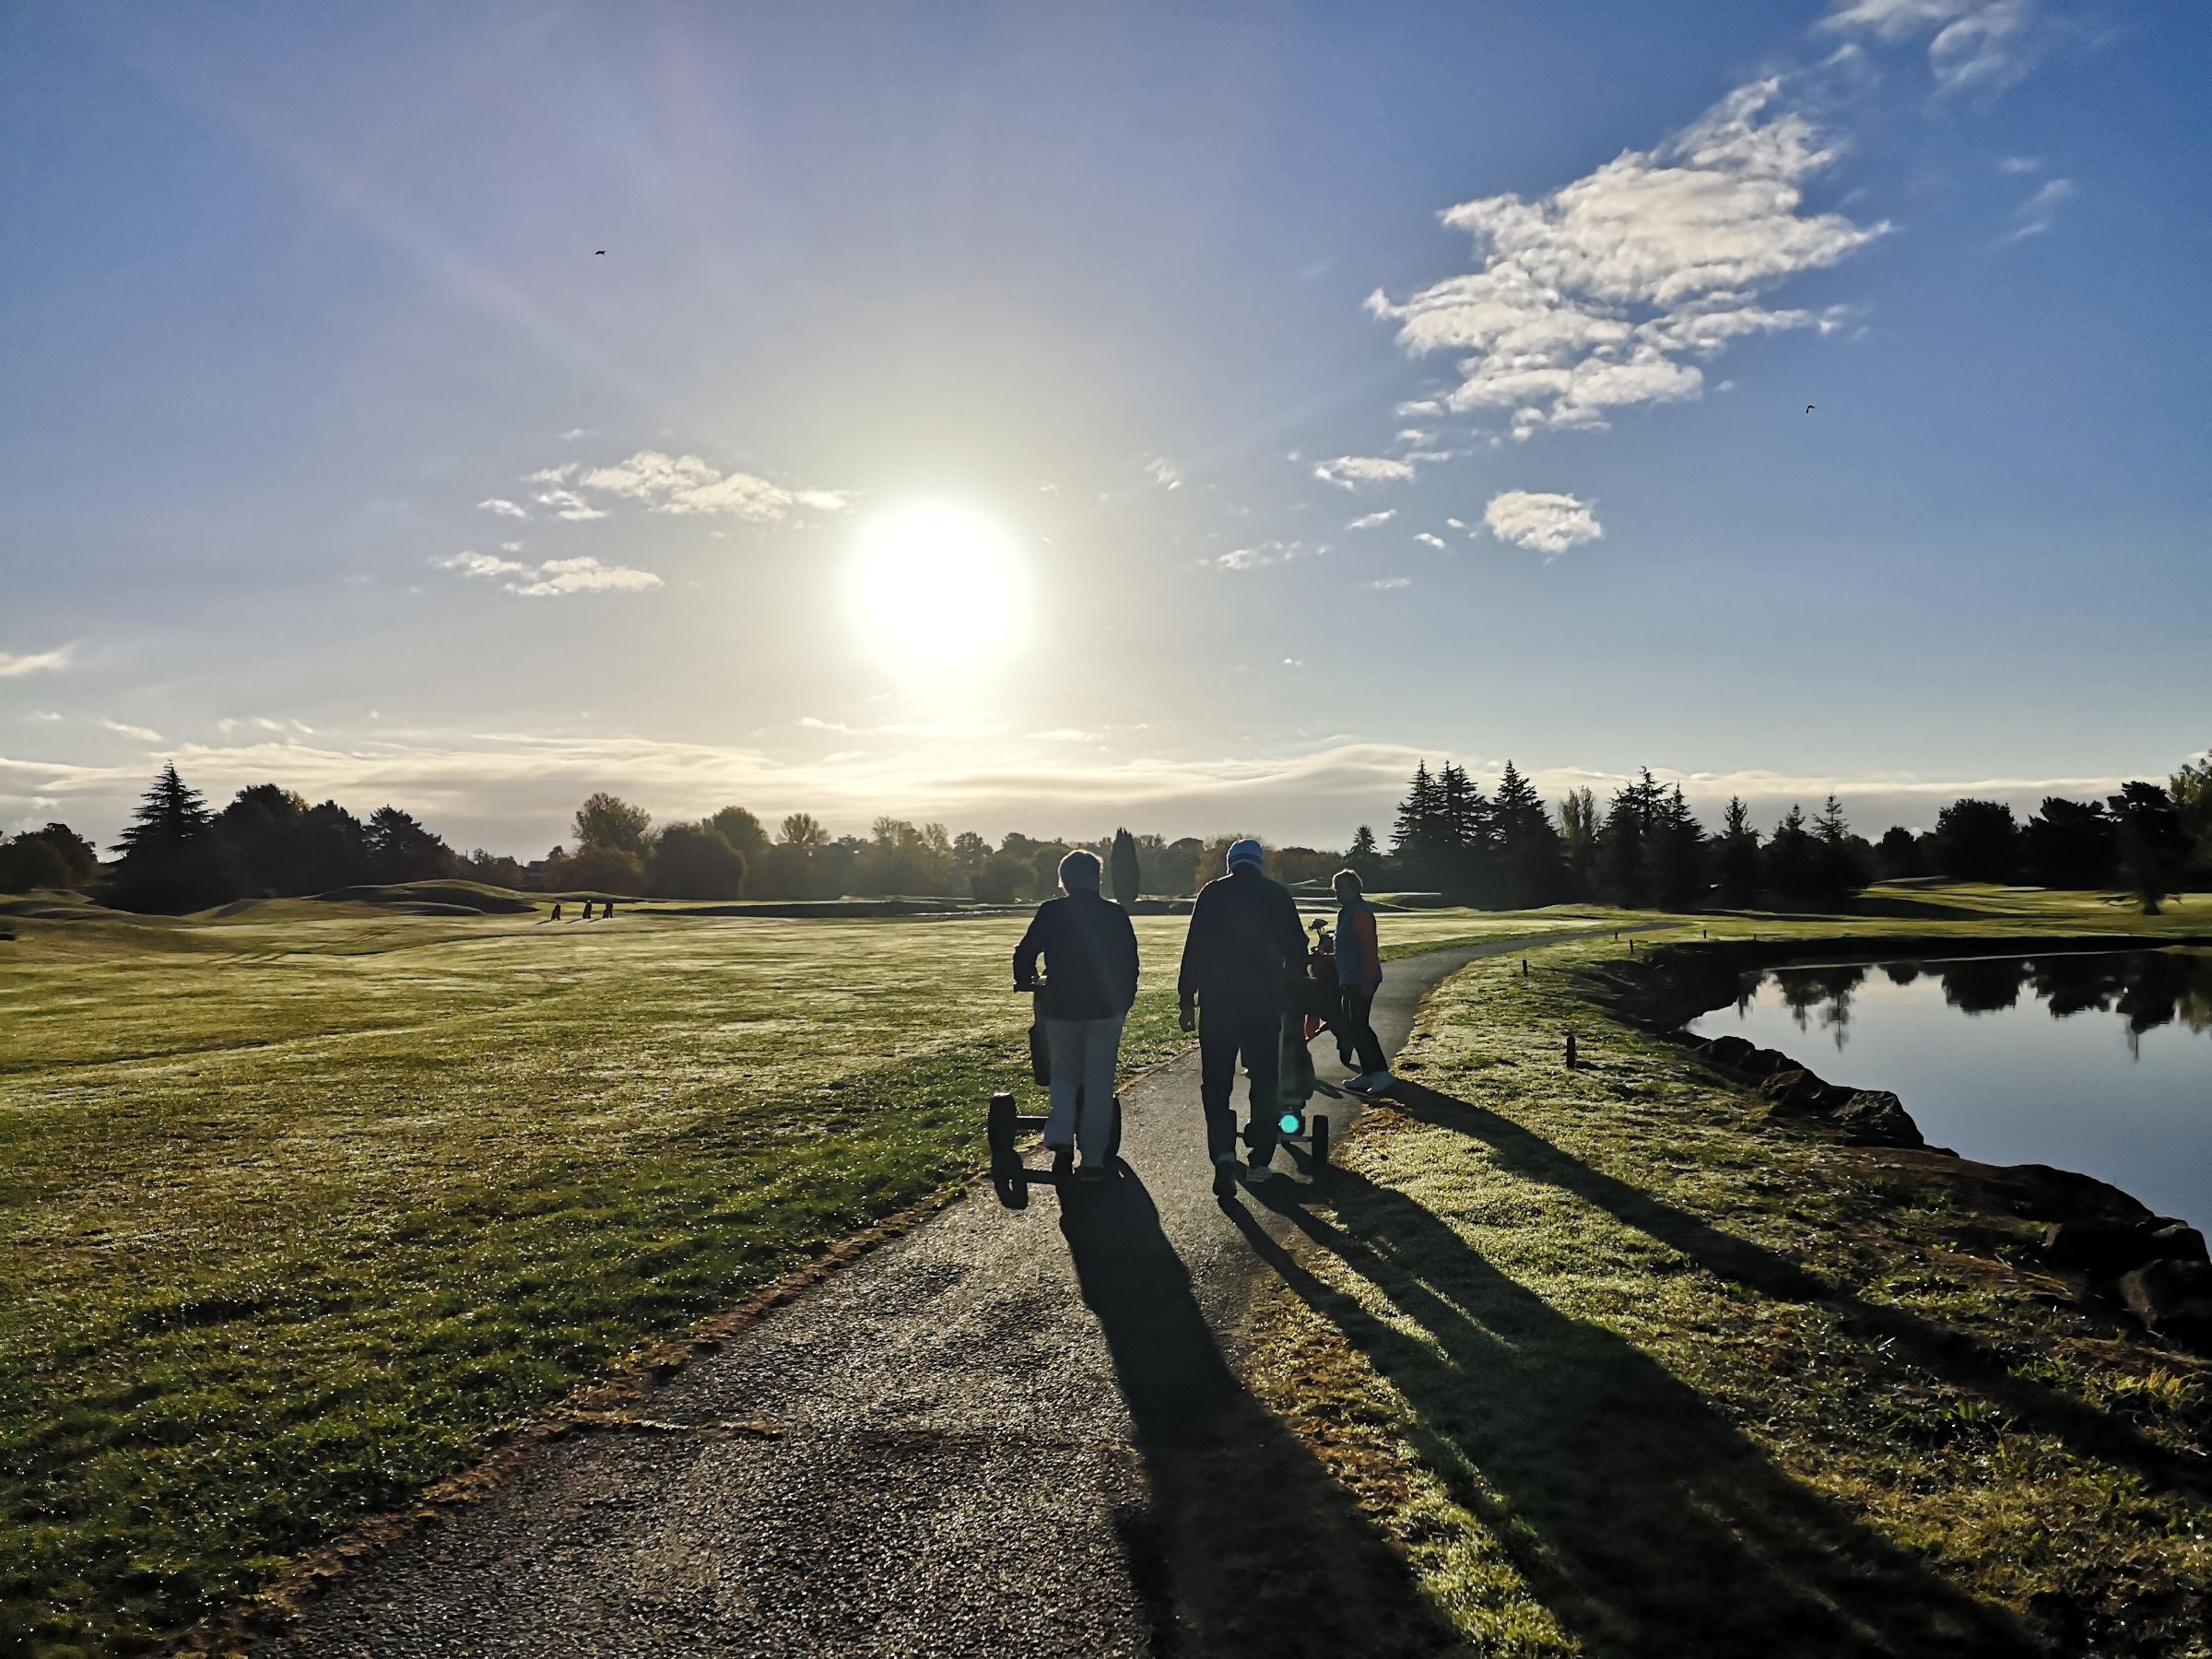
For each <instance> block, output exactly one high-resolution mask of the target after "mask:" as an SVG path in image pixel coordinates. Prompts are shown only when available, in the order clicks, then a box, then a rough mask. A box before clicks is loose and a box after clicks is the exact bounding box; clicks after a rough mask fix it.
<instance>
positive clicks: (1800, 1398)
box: [1256, 890, 2212, 1659]
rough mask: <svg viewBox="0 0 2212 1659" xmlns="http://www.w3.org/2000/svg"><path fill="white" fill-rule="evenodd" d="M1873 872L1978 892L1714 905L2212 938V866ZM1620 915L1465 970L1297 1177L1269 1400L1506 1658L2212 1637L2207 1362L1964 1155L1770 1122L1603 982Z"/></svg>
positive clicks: (1791, 924)
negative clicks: (2044, 1245) (2153, 883)
mask: <svg viewBox="0 0 2212 1659" xmlns="http://www.w3.org/2000/svg"><path fill="white" fill-rule="evenodd" d="M1875 897H1876V899H1877V909H1878V908H1880V904H1879V901H1880V900H1884V899H1885V898H1888V899H1895V900H1899V901H1900V902H1903V903H1909V904H1912V905H1926V906H1928V907H1929V908H1930V909H1932V910H1936V911H1951V912H1957V913H1955V914H1949V915H1942V916H1935V917H1929V916H1926V915H1924V914H1920V913H1915V918H1914V921H1913V922H1912V924H1911V926H1910V928H1909V929H1905V928H1900V924H1899V923H1898V922H1897V921H1896V920H1895V919H1894V916H1891V917H1877V918H1876V919H1874V920H1872V921H1869V922H1865V923H1858V922H1842V923H1839V922H1817V921H1810V920H1796V921H1788V922H1784V921H1779V920H1776V919H1772V918H1759V919H1755V920H1754V919H1744V920H1740V921H1739V920H1734V919H1731V920H1728V921H1721V922H1714V923H1712V924H1711V926H1712V932H1713V933H1714V935H1716V936H1717V935H1723V934H1726V933H1735V932H1743V933H1748V932H1758V933H1760V934H1762V935H1765V936H1767V937H1769V938H1774V937H1777V936H1783V935H1793V934H1794V935H1801V936H1805V937H1808V938H1811V937H1830V936H1836V935H1848V934H1850V933H1853V932H1870V931H1876V932H1881V933H1887V934H1896V933H1899V932H1900V931H1912V932H1916V933H1918V932H1930V933H1934V932H1942V933H1953V934H1965V935H1985V936H1988V937H1990V938H1991V940H1992V943H1993V944H1994V945H1998V946H1999V947H2001V943H2002V939H2003V936H2004V935H2006V934H2007V933H2052V932H2058V931H2066V930H2068V929H2073V928H2079V929H2082V930H2084V931H2096V930H2100V929H2104V928H2110V927H2114V926H2117V927H2124V928H2129V929H2133V930H2137V931H2142V930H2146V929H2148V930H2154V931H2162V932H2171V933H2176V934H2179V933H2183V932H2190V931H2194V932H2197V933H2212V901H2207V900H2206V898H2205V897H2204V896H2202V895H2197V896H2194V897H2193V898H2192V899H2191V900H2189V901H2188V902H2187V903H2185V904H2184V905H2183V906H2181V907H2180V909H2179V910H2178V911H2177V912H2175V913H2174V914H2171V915H2169V916H2167V917H2165V918H2160V919H2145V918H2142V917H2140V916H2136V915H2133V914H2131V913H2130V912H2127V911H2125V910H2124V909H2119V908H2116V907H2108V906H2105V905H2102V904H2100V903H2099V902H2096V901H2094V900H2086V899H2079V898H2069V897H2066V896H2059V895H2024V894H2017V893H2006V892H2004V891H1982V892H1975V893H1960V892H1959V891H1957V890H1952V891H1949V892H1944V893H1935V892H1907V893H1898V894H1890V895H1881V894H1877V895H1876V896H1875ZM1969 912H1979V919H1976V917H1975V915H1973V914H1970V913H1969ZM1704 925H1706V924H1705V923H1704V922H1703V921H1702V920H1701V921H1700V924H1699V926H1692V927H1689V928H1687V929H1675V930H1672V931H1671V932H1670V933H1668V934H1665V935H1656V937H1657V938H1665V937H1676V938H1679V937H1684V936H1688V937H1693V938H1694V937H1696V936H1697V935H1698V933H1699V931H1700V927H1702V926H1704ZM1625 948H1626V947H1625V946H1615V945H1611V944H1609V943H1608V944H1606V945H1602V946H1601V945H1574V946H1570V947H1561V948H1559V949H1555V950H1552V951H1547V953H1545V955H1544V956H1543V957H1542V958H1539V959H1537V964H1536V971H1535V974H1534V975H1533V976H1531V977H1530V978H1527V979H1523V978H1522V977H1521V976H1520V973H1519V971H1518V965H1517V964H1516V963H1513V962H1511V961H1499V962H1486V963H1479V964H1477V966H1476V967H1475V968H1473V969H1471V970H1470V971H1468V972H1466V973H1465V974H1463V975H1460V976H1458V977H1457V978H1456V979H1454V980H1453V981H1452V982H1449V983H1448V984H1447V985H1446V986H1444V987H1442V988H1441V990H1440V992H1439V994H1438V995H1437V996H1436V997H1435V998H1434V999H1433V1000H1432V1002H1431V1004H1430V1007H1429V1010H1428V1011H1427V1013H1426V1015H1425V1016H1424V1020H1423V1025H1422V1029H1421V1031H1420V1033H1419V1034H1418V1037H1417V1040H1416V1042H1415V1044H1414V1045H1413V1046H1412V1048H1411V1049H1410V1050H1409V1053H1408V1056H1407V1057H1406V1060H1405V1061H1404V1063H1403V1064H1402V1065H1401V1066H1400V1068H1399V1069H1400V1071H1401V1075H1402V1076H1404V1077H1406V1079H1407V1082H1408V1083H1409V1085H1411V1087H1408V1088H1405V1089H1403V1090H1402V1091H1400V1092H1401V1098H1400V1100H1398V1102H1397V1103H1396V1104H1394V1105H1393V1106H1389V1107H1385V1108H1383V1109H1381V1110H1378V1111H1376V1112H1372V1113H1371V1114H1370V1115H1369V1117H1368V1118H1367V1119H1366V1120H1365V1121H1364V1122H1363V1124H1362V1126H1361V1128H1360V1129H1359V1132H1358V1133H1357V1134H1355V1135H1352V1136H1351V1137H1350V1138H1349V1141H1348V1143H1347V1145H1346V1146H1345V1147H1344V1148H1343V1151H1342V1155H1341V1158H1342V1163H1343V1165H1344V1166H1345V1167H1344V1169H1343V1170H1342V1171H1341V1172H1340V1174H1339V1176H1338V1177H1336V1178H1335V1181H1336V1184H1335V1186H1334V1188H1333V1190H1332V1193H1331V1194H1330V1199H1329V1202H1328V1203H1327V1204H1326V1205H1324V1206H1314V1207H1312V1208H1311V1209H1303V1210H1301V1209H1298V1208H1294V1207H1292V1208H1289V1210H1288V1213H1289V1214H1290V1215H1291V1217H1292V1218H1293V1220H1294V1222H1295V1224H1296V1225H1297V1226H1298V1227H1300V1229H1301V1230H1303V1231H1304V1232H1305V1233H1306V1234H1307V1235H1308V1237H1309V1238H1310V1239H1311V1240H1312V1241H1313V1242H1314V1243H1315V1244H1316V1245H1317V1246H1318V1248H1317V1249H1316V1250H1315V1251H1314V1252H1313V1253H1312V1258H1311V1265H1306V1264H1303V1263H1301V1262H1299V1261H1296V1260H1293V1259H1291V1258H1289V1257H1288V1256H1286V1255H1283V1254H1281V1253H1277V1254H1276V1265H1277V1267H1278V1269H1279V1270H1280V1271H1281V1273H1282V1275H1283V1277H1284V1278H1285V1280H1286V1282H1287V1285H1288V1291H1289V1294H1288V1295H1286V1296H1284V1297H1282V1298H1280V1299H1279V1300H1278V1301H1277V1304H1276V1306H1275V1308H1274V1311H1273V1312H1272V1313H1271V1314H1270V1315H1269V1319H1270V1321H1271V1329H1272V1332H1273V1335H1274V1336H1275V1337H1276V1340H1275V1341H1273V1342H1272V1343H1270V1344H1269V1345H1268V1350H1267V1351H1268V1353H1269V1355H1270V1358H1269V1360H1268V1365H1267V1370H1266V1371H1265V1374H1264V1375H1262V1376H1261V1377H1260V1378H1258V1379H1257V1380H1256V1385H1257V1387H1258V1390H1259V1392H1260V1393H1261V1394H1262V1395H1263V1397H1265V1398H1266V1399H1267V1400H1268V1401H1269V1403H1270V1404H1272V1405H1273V1406H1275V1407H1276V1408H1277V1410H1278V1411H1280V1412H1282V1413H1283V1414H1284V1415H1285V1416H1286V1417H1287V1418H1289V1419H1290V1420H1291V1421H1292V1422H1293V1423H1294V1424H1295V1425H1296V1426H1297V1427H1298V1428H1299V1430H1300V1432H1301V1433H1302V1434H1303V1435H1304V1437H1305V1438H1306V1439H1307V1440H1308V1441H1310V1442H1311V1443H1312V1444H1313V1445H1314V1446H1315V1447H1316V1448H1317V1449H1318V1450H1319V1451H1320V1452H1321V1453H1322V1455H1323V1456H1324V1459H1325V1460H1326V1461H1327V1462H1329V1463H1330V1465H1332V1466H1333V1467H1334V1468H1335V1469H1336V1471H1337V1472H1338V1473H1339V1474H1340V1475H1341V1476H1342V1477H1344V1478H1345V1479H1346V1480H1347V1482H1348V1483H1349V1484H1350V1485H1351V1486H1352V1487H1353V1488H1354V1489H1355V1491H1356V1492H1358V1493H1359V1496H1360V1497H1361V1499H1362V1500H1363V1501H1364V1502H1365V1503H1366V1504H1367V1505H1368V1506H1369V1508H1370V1509H1371V1512H1373V1513H1374V1514H1375V1515H1376V1516H1377V1518H1378V1520H1379V1521H1380V1522H1381V1523H1382V1524H1384V1525H1385V1526H1386V1527H1387V1528H1389V1529H1390V1530H1391V1531H1392V1532H1393V1533H1394V1535H1396V1536H1397V1537H1398V1538H1400V1539H1401V1540H1402V1541H1403V1542H1404V1543H1405V1545H1406V1547H1407V1548H1408V1550H1409V1552H1410V1553H1411V1555H1412V1558H1413V1559H1414V1560H1415V1562H1416V1564H1417V1566H1418V1570H1419V1571H1420V1573H1421V1576H1422V1579H1423V1582H1424V1583H1425V1584H1426V1585H1427V1586H1428V1588H1429V1589H1430V1592H1431V1593H1432V1594H1433V1596H1434V1597H1435V1600H1436V1601H1437V1603H1438V1605H1439V1606H1441V1608H1442V1609H1443V1610H1444V1611H1445V1612H1446V1613H1447V1614H1448V1615H1449V1617H1450V1618H1452V1619H1453V1621H1454V1622H1455V1623H1456V1624H1457V1626H1458V1627H1459V1629H1460V1630H1462V1631H1463V1632H1464V1633H1465V1636H1466V1637H1467V1638H1468V1639H1469V1641H1470V1642H1471V1643H1472V1644H1473V1645H1474V1646H1475V1648H1476V1649H1477V1651H1479V1652H1481V1653H1486V1654H1488V1653H1496V1654H1510V1655H1522V1654H1566V1653H1606V1654H1642V1653H1684V1654H1690V1653H1695V1654H1700V1655H1731V1656H1733V1655H1742V1656H1744V1659H1751V1656H1753V1655H1762V1656H1763V1655H1771V1654H1776V1653H1789V1654H1792V1655H1808V1656H1825V1655H1838V1654H1877V1653H1878V1654H1896V1655H1912V1654H1922V1653H1993V1654H1994V1653H2022V1652H2048V1653H2089V1652H2094V1653H2141V1654H2159V1655H2202V1654H2204V1653H2206V1651H2207V1645H2208V1644H2207V1641H2206V1629H2207V1624H2206V1610H2207V1608H2212V1492H2208V1491H2207V1488H2206V1471H2205V1461H2206V1460H2205V1457H2204V1448H2205V1444H2206V1437H2207V1432H2208V1431H2212V1366H2207V1365H2206V1363H2205V1362H2203V1361H2201V1360H2197V1359H2189V1358H2187V1357H2184V1356H2181V1355H2178V1354H2173V1353H2168V1352H2161V1351H2159V1349H2157V1348H2156V1347H2152V1346H2149V1345H2147V1344H2146V1343H2142V1342H2138V1341H2135V1340H2131V1339H2124V1338H2121V1337H2117V1336H2115V1335H2114V1332H2113V1327H2112V1324H2110V1323H2109V1322H2108V1321H2106V1320H2104V1319H2101V1318H2100V1317H2097V1316H2093V1315H2091V1314H2088V1313H2087V1312H2082V1311H2080V1310H2078V1309H2077V1308H2076V1307H2074V1306H2072V1305H2070V1304H2069V1302H2068V1300H2067V1299H2066V1297H2065V1294H2064V1293H2063V1290H2062V1288H2061V1287H2060V1286H2058V1285H2057V1284H2056V1283H2055V1282H2054V1281H2052V1280H2049V1279H2047V1278H2045V1277H2043V1276H2042V1275H2041V1273H2040V1271H2039V1270H2038V1269H2037V1267H2036V1266H2035V1265H2034V1262H2033V1259H2032V1257H2031V1256H2030V1254H2029V1253H2027V1252H2026V1251H2025V1250H2023V1249H2020V1248H2018V1241H2017V1240H2018V1234H2019V1233H2025V1232H2027V1231H2028V1230H2029V1229H2028V1228H2027V1227H2026V1226H2025V1224H2020V1225H2019V1226H2018V1228H2017V1230H2010V1229H2007V1228H2006V1227H2005V1226H2003V1225H2002V1224H2000V1225H1998V1226H1995V1227H1993V1226H1992V1225H1991V1224H1990V1223H1989V1218H1988V1217H1987V1216H1986V1215H1983V1214H1979V1213H1976V1212H1975V1211H1974V1210H1972V1209H1971V1208H1969V1207H1968V1206H1965V1205H1962V1204H1961V1203H1960V1202H1959V1197H1958V1194H1959V1189H1956V1188H1953V1187H1950V1186H1947V1184H1946V1180H1945V1178H1944V1177H1943V1176H1942V1175H1941V1173H1940V1171H1939V1170H1938V1172H1936V1173H1935V1174H1933V1175H1931V1174H1929V1173H1928V1172H1927V1169H1928V1165H1929V1164H1931V1163H1933V1164H1935V1165H1937V1166H1940V1165H1941V1164H1942V1162H1943V1161H1944V1160H1940V1159H1927V1157H1926V1155H1924V1154H1910V1153H1908V1154H1889V1153H1883V1152H1879V1151H1877V1150H1875V1149H1872V1148H1867V1149H1853V1148H1845V1147H1839V1146H1835V1145H1832V1144H1826V1143H1821V1142H1816V1141H1812V1140H1808V1139H1806V1138H1800V1137H1797V1136H1794V1135H1758V1134H1754V1133H1753V1132H1752V1131H1753V1130H1754V1128H1755V1127H1756V1125H1757V1124H1758V1123H1759V1116H1760V1109H1759V1106H1758V1105H1757V1104H1756V1103H1754V1102H1753V1101H1752V1100H1749V1099H1748V1098H1747V1096H1746V1095H1744V1094H1743V1093H1741V1092H1739V1091H1737V1090H1735V1089H1734V1088H1728V1087H1724V1086H1723V1085H1721V1084H1719V1083H1716V1082H1715V1081H1714V1080H1713V1079H1712V1077H1711V1075H1710V1074H1708V1073H1705V1072H1704V1071H1702V1069H1701V1068H1700V1067H1699V1066H1698V1065H1697V1064H1696V1063H1695V1062H1694V1061H1693V1060H1691V1059H1690V1058H1689V1057H1688V1054H1687V1053H1686V1052H1685V1051H1684V1050H1682V1049H1681V1048H1679V1047H1677V1046H1676V1045H1673V1044H1670V1043H1666V1042H1665V1041H1660V1040H1658V1039H1656V1038H1653V1037H1648V1036H1645V1035H1643V1034H1642V1033H1641V1032H1639V1031H1637V1030H1632V1029H1630V1028H1629V1027H1627V1026H1625V1025H1622V1024H1619V1023H1618V1022H1616V1021H1613V1020H1611V1019H1609V1018H1606V1016H1605V1015H1604V1014H1603V1013H1602V1012H1601V1011H1600V1010H1599V1009H1598V1008H1597V1006H1595V1005H1594V1003H1593V1002H1592V1001H1591V1000H1590V996H1589V982H1587V981H1586V980H1583V979H1580V978H1579V977H1578V976H1579V974H1580V973H1581V972H1582V971H1585V970H1587V969H1589V968H1591V967H1593V966H1594V965H1596V964H1598V963H1600V962H1602V961H1603V960H1605V959H1607V958H1612V957H1618V955H1619V954H1620V953H1621V952H1622V951H1623V950H1625ZM1570 1027H1571V1028H1572V1029H1573V1030H1575V1031H1576V1032H1577V1033H1578V1035H1579V1037H1580V1040H1581V1043H1582V1050H1583V1057H1584V1062H1585V1068H1584V1069H1582V1070H1578V1071H1575V1072H1572V1073H1570V1072H1567V1071H1565V1070H1564V1069H1563V1068H1562V1066H1561V1064H1560V1036H1561V1034H1562V1032H1563V1031H1564V1030H1567V1029H1569V1028H1570ZM1907 1104H1908V1106H1909V1105H1910V1104H1911V1102H1910V1101H1908V1102H1907ZM1287 1207H1288V1206H1287Z"/></svg>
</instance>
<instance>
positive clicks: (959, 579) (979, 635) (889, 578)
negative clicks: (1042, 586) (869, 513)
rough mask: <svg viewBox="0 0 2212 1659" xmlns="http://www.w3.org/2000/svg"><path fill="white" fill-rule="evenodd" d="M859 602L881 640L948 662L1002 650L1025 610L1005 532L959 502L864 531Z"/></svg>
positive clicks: (857, 574) (913, 657) (932, 661)
mask: <svg viewBox="0 0 2212 1659" xmlns="http://www.w3.org/2000/svg"><path fill="white" fill-rule="evenodd" d="M854 582H855V594H854V597H855V601H856V604H857V607H858V611H859V615H860V618H861V619H862V621H863V622H864V623H865V625H866V627H867V629H868V631H869V632H870V633H871V634H873V635H874V636H875V638H876V640H877V642H878V643H880V644H881V645H883V646H884V647H885V648H886V649H888V651H890V652H891V653H894V654H896V655H898V656H900V657H902V658H905V659H906V660H907V661H909V662H913V663H920V664H926V665H933V666H939V667H943V666H950V665H960V664H971V663H976V662H980V661H982V660H983V659H985V658H988V657H992V656H994V655H996V654H998V653H1001V652H1003V651H1004V650H1005V649H1006V646H1007V645H1008V644H1009V643H1010V642H1011V641H1012V639H1013V636H1014V629H1015V623H1016V621H1017V619H1018V615H1019V611H1020V598H1021V593H1020V589H1021V569H1020V564H1019V562H1018V560H1017V559H1016V558H1015V555H1014V546H1013V543H1012V541H1011V540H1010V539H1009V538H1008V536H1007V535H1006V532H1005V531H1004V530H1002V529H1000V528H999V526H997V525H996V524H993V523H991V521H990V520H988V519H986V518H983V517H982V516H980V515H978V514H976V513H972V512H966V511H964V510H963V509H960V508H957V507H945V506H934V505H933V506H920V507H909V508H905V509H902V510H901V511H900V512H893V513H890V514H888V515H887V516H885V517H883V518H880V519H877V521H876V522H875V523H874V524H870V525H869V526H868V527H867V529H866V531H865V533H864V537H863V540H862V543H861V550H860V559H859V560H858V562H857V564H856V566H855V568H854Z"/></svg>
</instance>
